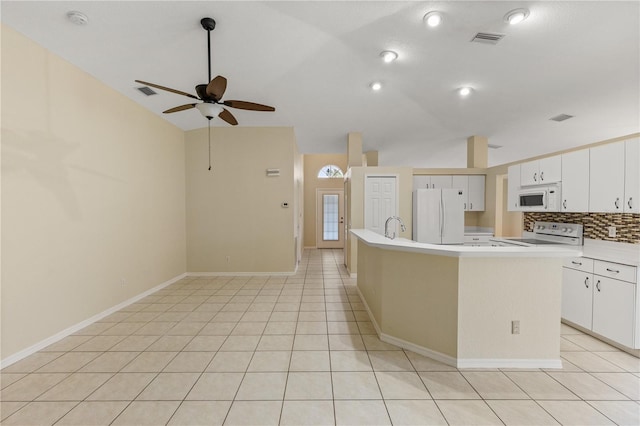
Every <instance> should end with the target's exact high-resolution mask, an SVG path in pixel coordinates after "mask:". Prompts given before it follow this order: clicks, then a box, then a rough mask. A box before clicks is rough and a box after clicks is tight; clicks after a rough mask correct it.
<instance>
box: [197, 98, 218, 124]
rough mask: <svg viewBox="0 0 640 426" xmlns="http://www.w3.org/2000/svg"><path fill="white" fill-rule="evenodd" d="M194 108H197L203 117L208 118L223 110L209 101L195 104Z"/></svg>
mask: <svg viewBox="0 0 640 426" xmlns="http://www.w3.org/2000/svg"><path fill="white" fill-rule="evenodd" d="M196 108H197V109H198V111H200V114H202V116H203V117H205V118H207V119H209V120H211V119H212V118H215V117H217V116H218V114H220V113H221V112H222V110H223V108H222V107H221V106H220V105H218V104H214V103H211V102H203V103H201V104H198V105H196Z"/></svg>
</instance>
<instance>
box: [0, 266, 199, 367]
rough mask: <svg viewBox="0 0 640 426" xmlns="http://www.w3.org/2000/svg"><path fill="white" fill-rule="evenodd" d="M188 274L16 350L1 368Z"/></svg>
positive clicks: (2, 361) (3, 362) (1, 362)
mask: <svg viewBox="0 0 640 426" xmlns="http://www.w3.org/2000/svg"><path fill="white" fill-rule="evenodd" d="M186 276H187V274H186V273H183V274H180V275H178V276H177V277H174V278H171V279H170V280H168V281H165V282H163V283H162V284H159V285H157V286H155V287H153V288H150V289H149V290H147V291H145V292H143V293H140V294H138V295H137V296H134V297H132V298H130V299H127V300H125V301H124V302H122V303H119V304H117V305H116V306H113V307H111V308H109V309H107V310H106V311H103V312H100V313H99V314H96V315H94V316H92V317H91V318H88V319H86V320H84V321H81V322H79V323H77V324H75V325H72V326H71V327H67V328H65V329H64V330H62V331H60V332H59V333H56V334H54V335H53V336H50V337H47V338H46V339H44V340H41V341H40V342H38V343H36V344H34V345H31V346H29V347H28V348H26V349H23V350H21V351H19V352H16V353H15V354H13V355H9V356H8V357H6V358H5V359H3V360H0V369H2V368H5V367H8V366H10V365H11V364H14V363H16V362H18V361H20V360H21V359H23V358H26V357H28V356H29V355H32V354H34V353H36V352H38V351H39V350H41V349H44V348H46V347H47V346H49V345H51V344H53V343H55V342H57V341H59V340H62V339H64V338H65V337H67V336H69V335H71V334H73V333H75V332H77V331H80V330H82V329H83V328H85V327H86V326H88V325H91V324H93V323H94V322H96V321H99V320H101V319H102V318H105V317H107V316H109V315H111V314H113V313H114V312H117V311H119V310H120V309H122V308H124V307H127V306H129V305H131V304H132V303H135V302H137V301H139V300H141V299H144V298H145V297H147V296H149V295H151V294H153V293H155V292H156V291H158V290H161V289H163V288H165V287H167V286H169V285H171V284H173V283H175V282H177V281H179V280H181V279H182V278H184V277H186Z"/></svg>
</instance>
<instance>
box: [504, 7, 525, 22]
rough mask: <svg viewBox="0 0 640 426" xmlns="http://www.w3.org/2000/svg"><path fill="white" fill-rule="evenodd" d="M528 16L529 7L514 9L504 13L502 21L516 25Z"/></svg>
mask: <svg viewBox="0 0 640 426" xmlns="http://www.w3.org/2000/svg"><path fill="white" fill-rule="evenodd" d="M528 17H529V9H514V10H511V11H509V12H507V14H506V15H504V22H506V23H508V24H509V25H516V24H519V23H520V22H522V21H524V20H525V19H527V18H528Z"/></svg>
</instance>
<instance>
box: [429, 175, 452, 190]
mask: <svg viewBox="0 0 640 426" xmlns="http://www.w3.org/2000/svg"><path fill="white" fill-rule="evenodd" d="M431 188H436V189H451V188H452V186H451V176H440V175H434V176H431Z"/></svg>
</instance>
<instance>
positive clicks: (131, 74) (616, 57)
mask: <svg viewBox="0 0 640 426" xmlns="http://www.w3.org/2000/svg"><path fill="white" fill-rule="evenodd" d="M0 7H1V19H2V23H3V25H7V26H9V27H12V28H14V29H16V30H17V31H19V32H21V33H23V34H24V35H26V36H27V37H29V38H32V39H33V40H35V41H36V42H37V43H39V44H41V45H42V46H44V47H45V48H47V49H49V50H50V51H52V52H53V53H55V54H57V55H59V56H61V57H63V58H65V59H66V60H68V61H69V62H71V63H73V64H75V65H76V66H78V67H79V68H81V69H83V70H85V71H86V72H87V73H89V74H91V75H93V76H95V78H97V79H98V80H100V81H102V82H103V83H104V84H106V85H108V86H110V87H112V88H113V89H115V90H117V91H119V92H120V93H122V94H123V95H125V96H127V97H129V98H131V99H133V100H134V101H135V102H138V103H139V104H140V105H142V106H143V107H145V108H148V109H149V110H151V111H153V112H155V113H157V114H158V115H161V116H163V118H165V119H166V120H168V121H170V122H172V123H173V124H175V125H176V126H178V127H180V128H182V129H184V130H190V129H195V128H200V127H204V126H206V120H205V119H204V118H203V117H202V115H200V113H199V112H198V111H197V110H195V109H192V110H187V111H181V112H177V113H173V114H164V115H163V114H162V111H164V110H166V109H168V108H171V107H174V106H176V105H181V104H185V103H189V102H190V101H191V100H190V99H189V98H186V97H183V96H180V95H178V94H174V93H169V92H163V91H157V92H158V93H157V94H156V95H153V96H149V97H147V96H145V95H144V94H142V93H140V92H139V91H138V90H137V89H136V88H137V87H140V85H139V84H137V83H135V82H134V80H136V79H140V80H146V81H150V82H153V83H157V84H160V85H163V86H169V87H172V88H175V89H179V90H182V91H185V92H190V93H194V94H195V91H194V89H193V88H194V86H195V85H196V84H202V83H207V42H206V40H207V39H206V36H207V33H206V31H204V30H203V29H202V27H201V25H200V19H201V18H203V17H206V16H209V17H212V18H214V19H215V20H216V21H217V27H216V29H215V30H214V31H213V32H212V33H211V36H212V43H211V44H212V46H211V47H212V62H213V70H212V73H213V75H214V76H215V75H218V74H219V75H223V76H225V77H227V79H228V86H227V92H226V94H225V99H240V100H247V101H253V102H258V103H263V104H267V105H273V106H275V107H276V112H252V111H243V110H237V109H231V111H232V112H233V114H234V115H235V116H236V118H237V119H238V121H239V122H240V125H244V126H293V127H294V128H295V132H296V136H297V141H298V145H299V148H300V150H301V152H303V153H343V152H345V150H346V139H347V134H348V133H349V132H362V133H363V140H364V149H365V150H378V151H379V153H380V164H381V165H397V166H400V165H406V166H413V167H464V166H465V165H466V154H465V153H466V138H467V137H468V136H471V135H482V136H486V137H488V138H489V143H490V144H493V145H499V146H501V148H498V149H491V150H490V153H489V162H490V165H497V164H503V163H506V162H509V161H516V160H519V159H522V158H527V157H531V156H535V155H541V154H545V153H549V152H554V151H558V150H562V149H567V148H571V147H574V146H579V145H584V144H587V143H592V142H597V141H600V140H604V139H608V138H613V137H617V136H622V135H626V134H630V133H634V132H638V131H640V3H639V2H637V1H629V2H607V1H601V2H596V1H590V2H586V1H585V2H582V1H575V2H569V1H543V2H529V1H512V2H508V1H493V2H489V1H446V2H444V1H443V2H405V1H342V2H339V1H317V2H315V1H299V2H298V1H285V2H277V1H260V2H258V1H206V2H205V1H195V2H188V1H159V2H151V1H139V2H130V1H126V2H125V1H121V2H120V1H89V2H77V1H60V2H58V1H45V2H32V1H15V2H13V1H2V2H1V4H0ZM516 8H528V9H529V11H530V15H529V17H528V19H527V20H525V21H524V22H521V23H520V24H518V25H509V24H508V23H506V22H505V20H504V16H505V14H506V13H507V12H509V11H510V10H512V9H516ZM72 10H77V11H81V12H82V13H84V14H85V15H86V16H87V17H88V23H87V24H86V25H83V26H78V25H75V24H73V23H71V22H70V21H69V20H68V19H67V16H66V15H67V12H69V11H72ZM433 10H437V11H440V12H441V13H442V15H443V22H442V24H441V25H440V26H439V27H436V28H431V27H428V26H427V25H425V23H424V21H423V16H424V15H425V14H426V13H427V12H429V11H433ZM478 32H487V33H496V34H501V35H504V38H503V39H502V40H501V41H500V42H498V43H497V44H495V45H492V44H484V43H476V42H471V39H472V38H473V37H474V35H475V34H476V33H478ZM384 50H393V51H395V52H397V53H398V59H397V60H396V61H394V62H392V63H384V62H383V61H382V60H381V58H380V52H382V51H384ZM373 81H380V82H381V83H382V89H381V90H380V91H377V92H374V91H372V90H371V88H370V84H371V83H372V82H373ZM462 86H470V87H472V88H473V91H472V93H471V95H470V96H468V97H466V98H461V97H460V96H459V95H458V93H457V89H458V88H460V87H462ZM95 101H96V102H99V101H100V100H99V99H96V100H95ZM3 107H7V106H5V105H3ZM558 114H569V115H572V116H574V118H571V119H569V120H566V121H563V122H555V121H551V120H549V119H550V118H551V117H554V116H557V115H558ZM212 124H213V125H216V126H228V124H226V123H225V122H223V121H221V120H219V119H216V120H214V121H213V122H212Z"/></svg>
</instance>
